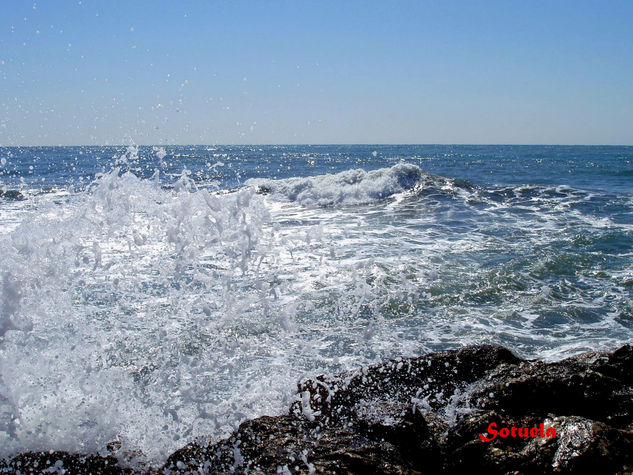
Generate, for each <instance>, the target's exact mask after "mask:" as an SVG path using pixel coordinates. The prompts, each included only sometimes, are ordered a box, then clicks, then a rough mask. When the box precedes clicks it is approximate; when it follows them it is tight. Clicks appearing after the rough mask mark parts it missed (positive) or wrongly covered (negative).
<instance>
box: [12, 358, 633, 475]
mask: <svg viewBox="0 0 633 475" xmlns="http://www.w3.org/2000/svg"><path fill="white" fill-rule="evenodd" d="M297 394H298V400H297V401H296V402H295V403H293V404H292V406H291V407H290V409H289V411H288V413H287V414H285V415H280V416H263V417H259V418H256V419H253V420H247V421H245V422H243V423H242V424H241V425H240V426H239V428H238V429H237V430H236V431H235V432H234V433H233V434H232V435H231V436H230V437H229V438H227V439H224V440H221V441H219V442H217V443H214V444H211V445H206V446H205V445H202V444H200V443H196V442H192V443H189V444H187V445H186V446H184V447H183V448H181V449H179V450H177V451H175V452H174V453H172V454H171V455H170V456H169V457H168V458H167V462H166V463H165V464H164V465H163V466H161V467H149V466H142V465H137V466H136V467H134V468H130V466H129V465H130V463H131V462H130V460H131V459H133V458H134V455H135V454H134V453H122V452H123V451H121V450H120V444H117V443H116V442H112V443H111V444H109V447H108V449H109V450H110V451H111V455H108V456H99V455H88V454H68V453H66V452H27V453H22V454H18V455H16V456H14V457H12V458H10V459H7V460H3V461H0V473H17V472H18V471H19V472H21V473H48V472H52V473H64V474H73V473H88V472H90V473H93V474H119V473H125V474H132V473H134V474H135V473H152V474H159V473H160V474H162V473H280V472H281V473H347V472H351V473H361V472H364V473H370V472H373V473H464V472H465V471H470V470H471V469H472V468H473V467H478V468H481V469H482V470H485V471H486V473H508V472H517V473H577V472H578V471H581V472H591V471H594V472H595V473H598V472H599V473H627V472H630V471H631V470H633V347H632V346H630V345H626V346H623V347H621V348H619V349H617V350H614V351H612V352H589V353H581V354H578V355H575V356H572V357H570V358H566V359H564V360H561V361H557V362H551V363H545V362H542V361H540V360H523V359H521V358H518V357H517V356H515V355H514V354H513V353H512V352H511V351H509V350H507V349H505V348H502V347H498V346H492V345H477V346H468V347H464V348H461V349H459V350H447V351H441V352H437V353H431V354H428V355H425V356H420V357H414V358H403V359H398V360H391V361H387V362H384V363H381V364H378V365H374V366H369V367H365V368H362V369H360V370H357V371H353V372H348V373H343V374H340V375H338V376H335V377H324V376H317V377H316V378H314V379H311V380H307V381H303V382H301V383H299V384H298V388H297ZM512 427H513V428H515V429H517V428H518V429H521V428H525V429H528V428H535V427H539V428H540V430H541V431H543V432H542V434H543V435H545V430H547V429H551V431H552V432H548V433H549V434H550V435H551V434H552V433H555V435H554V436H550V437H541V436H540V431H539V433H535V434H534V436H530V435H529V434H530V431H527V434H528V435H527V436H526V435H525V434H526V432H524V431H521V432H519V431H518V430H514V431H513V430H512V429H511V428H512ZM490 428H493V429H494V430H496V431H497V432H496V434H494V433H493V432H490V431H489V430H488V429H490ZM503 429H506V431H507V433H506V432H504V431H503ZM519 433H520V434H521V436H517V434H519ZM532 433H534V432H532ZM512 434H514V435H512ZM492 435H495V437H492ZM485 439H490V440H485ZM126 459H127V462H125V461H124V460H126Z"/></svg>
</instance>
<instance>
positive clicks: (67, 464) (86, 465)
mask: <svg viewBox="0 0 633 475" xmlns="http://www.w3.org/2000/svg"><path fill="white" fill-rule="evenodd" d="M0 473H11V474H16V473H21V474H40V473H60V474H61V473H63V474H65V475H73V474H88V473H89V474H92V475H121V474H131V473H133V472H132V470H131V469H129V468H123V467H121V466H119V462H118V460H117V459H116V458H115V457H113V456H106V457H102V456H99V455H80V454H69V453H68V452H61V451H56V452H55V451H50V452H25V453H22V454H20V455H18V456H16V457H13V458H12V459H10V460H5V461H2V460H0Z"/></svg>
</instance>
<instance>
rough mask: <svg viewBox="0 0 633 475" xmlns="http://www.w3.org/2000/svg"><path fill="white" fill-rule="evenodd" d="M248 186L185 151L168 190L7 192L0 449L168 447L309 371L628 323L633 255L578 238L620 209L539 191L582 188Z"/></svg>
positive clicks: (547, 346)
mask: <svg viewBox="0 0 633 475" xmlns="http://www.w3.org/2000/svg"><path fill="white" fill-rule="evenodd" d="M135 153H136V152H135V149H134V148H132V149H130V150H128V152H126V155H127V157H128V159H125V160H120V161H119V165H120V166H121V167H125V166H126V165H127V164H128V163H129V161H130V160H129V158H130V157H131V156H133V155H134V154H135ZM216 165H217V166H220V165H219V164H216ZM248 185H249V186H246V187H244V188H241V189H238V190H232V191H227V190H224V191H217V192H212V191H210V189H213V187H211V186H209V187H205V188H204V189H203V188H201V187H199V186H197V185H196V184H195V183H194V182H193V181H192V180H191V176H190V175H189V172H188V171H187V170H184V171H183V172H182V173H181V174H180V178H179V180H178V181H177V182H176V183H175V184H173V186H170V187H169V189H166V187H164V186H163V183H162V182H161V177H160V175H158V174H156V175H154V177H153V178H152V179H141V178H139V177H137V176H135V175H134V174H132V173H129V172H125V171H124V169H118V168H117V169H114V170H112V171H110V172H109V173H105V174H103V175H101V176H99V177H98V178H97V180H96V181H95V182H94V183H93V184H92V185H91V186H90V187H89V188H88V189H87V190H86V191H83V192H80V193H66V194H64V195H62V194H59V195H54V194H49V195H41V196H37V197H29V199H28V200H26V201H23V202H19V203H2V204H1V206H2V211H3V215H2V216H0V222H1V223H3V224H2V225H3V226H4V227H5V228H7V227H10V230H5V231H3V233H1V234H0V253H1V255H2V256H3V259H2V261H1V262H0V278H1V279H2V280H1V282H0V283H1V287H0V292H1V293H0V295H1V296H2V306H1V307H0V311H1V312H2V313H1V314H0V329H1V333H2V336H0V455H9V454H11V453H15V452H17V451H23V450H40V449H44V450H49V449H67V450H73V451H89V452H104V451H105V445H106V443H107V442H110V441H113V440H119V441H121V442H122V444H123V448H124V449H123V450H141V451H142V452H144V453H145V454H146V456H147V457H148V458H149V459H150V460H151V461H152V462H153V463H159V462H160V461H161V460H162V458H164V457H165V456H166V455H168V454H169V453H170V452H171V451H173V450H175V449H177V448H180V447H182V446H183V445H185V444H186V443H187V442H189V441H191V440H193V439H194V438H196V437H209V438H211V439H214V440H215V439H218V438H219V437H221V436H225V435H227V434H228V433H229V432H230V431H231V430H233V429H234V428H235V427H236V426H237V425H238V424H239V423H240V422H241V421H242V420H244V419H245V418H248V417H256V416H260V415H263V414H278V413H282V412H285V411H286V410H287V408H288V405H289V402H290V400H291V399H292V398H294V397H295V396H294V394H293V389H294V388H295V387H296V386H295V383H296V382H297V381H298V380H300V379H302V378H304V377H313V376H314V375H315V374H318V373H320V372H327V373H333V372H337V371H340V370H347V369H351V368H354V367H358V366H359V365H364V364H369V363H375V362H378V361H382V360H384V359H385V358H391V357H395V356H409V355H418V354H421V353H425V352H427V351H430V350H433V349H446V348H450V347H455V346H461V345H463V344H468V343H478V342H485V341H487V342H494V343H502V344H506V345H508V346H511V347H513V348H515V349H518V350H520V351H523V352H524V353H523V354H524V355H525V356H545V357H548V358H557V357H560V356H563V355H565V354H569V353H571V352H576V351H579V349H584V348H583V347H582V346H583V345H585V346H589V345H591V346H592V347H593V348H599V347H611V346H614V345H615V344H617V342H620V341H626V339H627V338H629V337H630V330H629V329H628V327H626V326H625V325H623V324H622V323H620V321H621V315H622V313H623V312H625V311H626V309H627V308H629V309H630V308H633V306H632V305H631V299H630V290H627V289H629V287H627V285H629V286H630V280H631V274H630V272H627V271H626V269H627V268H623V269H624V270H621V271H620V272H619V273H618V272H617V269H616V270H615V271H613V272H612V274H610V277H609V278H608V279H605V278H604V276H603V275H602V274H601V272H603V270H602V269H601V268H600V265H601V261H599V260H594V261H591V259H593V257H592V256H593V254H591V253H590V252H588V253H586V254H584V255H583V256H582V258H583V259H584V260H583V259H580V260H574V256H570V255H569V253H570V251H569V250H570V249H573V244H574V242H575V241H574V240H575V239H578V238H579V236H580V238H582V239H585V240H586V241H587V242H589V245H590V244H591V243H593V242H594V241H596V242H597V241H599V240H600V239H602V237H603V235H605V234H603V233H608V232H616V231H617V232H625V231H626V230H625V231H622V230H621V229H620V228H617V227H615V226H614V225H613V223H609V222H606V221H605V222H603V221H597V220H593V219H591V217H587V216H586V215H584V214H582V213H581V214H578V212H577V210H575V209H572V210H571V211H570V210H569V208H570V207H566V206H559V207H553V206H551V205H552V204H553V203H559V204H560V203H561V202H562V203H563V204H564V203H565V200H568V201H569V202H571V201H574V202H575V201H578V200H579V199H581V198H582V197H581V198H578V196H576V195H574V193H575V191H574V190H565V189H561V190H551V189H546V188H543V187H540V188H539V187H524V189H522V190H519V189H518V188H516V189H508V190H503V189H502V190H493V191H490V190H486V189H483V188H476V187H472V186H469V185H467V184H458V183H456V181H455V180H450V179H445V178H442V177H437V176H433V175H428V174H426V173H424V172H423V171H422V170H420V169H419V168H418V167H417V166H414V165H407V164H397V165H395V166H393V167H391V168H386V169H381V170H375V171H370V172H363V171H359V170H352V171H349V172H343V173H340V174H336V175H321V176H315V177H310V178H290V179H286V180H252V181H249V182H248ZM258 190H259V191H263V190H267V191H268V194H258V193H257V191H258ZM554 192H556V193H558V194H557V195H555V196H553V193H554ZM495 193H496V194H495ZM533 197H536V198H539V200H532V198H533ZM386 198H389V199H386ZM356 204H362V206H355V205H356ZM368 204H369V205H368ZM314 205H317V206H314ZM323 205H335V206H323ZM336 205H338V206H336ZM583 233H584V234H583ZM585 235H586V236H585ZM607 237H608V235H607ZM552 243H554V244H552ZM585 261H589V262H588V263H586V262H585ZM573 265H576V266H577V269H573V268H572V269H571V270H570V267H572V266H573ZM567 273H569V275H568V274H567ZM573 273H575V274H573ZM578 275H581V277H582V278H579V277H577V276H578ZM572 277H573V278H574V281H573V282H572ZM627 305H628V307H627ZM605 307H606V308H613V309H618V311H614V312H613V314H612V316H611V317H610V318H605V319H602V320H600V321H594V320H592V318H593V317H592V316H593V313H592V312H596V311H597V309H599V308H605ZM622 309H624V310H622ZM629 311H630V310H629ZM583 319H584V320H583Z"/></svg>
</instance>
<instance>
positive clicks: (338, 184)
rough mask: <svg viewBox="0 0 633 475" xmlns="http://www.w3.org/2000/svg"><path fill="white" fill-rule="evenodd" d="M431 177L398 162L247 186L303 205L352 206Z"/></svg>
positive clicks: (253, 181) (258, 181) (255, 181)
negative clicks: (373, 168)
mask: <svg viewBox="0 0 633 475" xmlns="http://www.w3.org/2000/svg"><path fill="white" fill-rule="evenodd" d="M433 177H434V175H431V174H429V173H426V172H424V171H422V170H421V169H420V168H419V167H417V166H416V165H411V164H407V163H399V164H397V165H394V166H393V167H391V168H381V169H378V170H372V171H365V170H361V169H354V170H347V171H344V172H341V173H336V174H327V175H317V176H311V177H305V178H303V177H293V178H286V179H282V180H271V179H261V178H253V179H250V180H247V181H246V185H248V186H251V187H254V188H255V189H256V190H257V192H258V193H262V194H267V195H270V196H271V197H272V198H273V199H276V200H281V201H289V202H296V203H299V204H301V205H304V206H311V205H312V206H314V205H316V206H332V205H354V204H365V203H369V202H372V201H379V200H383V199H385V198H388V197H390V196H393V195H396V194H399V193H403V192H407V191H410V190H414V189H416V188H418V187H421V186H423V185H424V184H425V183H426V182H431V181H433Z"/></svg>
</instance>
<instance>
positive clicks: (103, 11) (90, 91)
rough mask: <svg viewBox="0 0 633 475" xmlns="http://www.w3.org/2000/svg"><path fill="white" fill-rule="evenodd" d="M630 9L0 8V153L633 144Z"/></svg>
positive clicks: (343, 5)
mask: <svg viewBox="0 0 633 475" xmlns="http://www.w3.org/2000/svg"><path fill="white" fill-rule="evenodd" d="M632 19H633V2H631V1H630V0H625V1H618V0H609V1H603V0H596V1H584V0H569V1H567V0H547V1H540V0H533V1H512V0H498V1H497V0H485V1H478V0H469V1H451V0H445V1H422V0H420V1H388V0H384V1H375V2H373V1H369V0H367V1H340V0H337V1H328V0H319V1H289V0H288V1H263V0H261V1H260V0H258V1H255V0H253V1H237V0H231V1H213V0H206V1H202V0H200V1H193V0H190V1H169V2H168V1H162V2H158V1H155V0H154V1H144V0H128V1H116V0H112V1H105V0H80V1H78V0H71V1H65V0H48V1H46V0H41V1H39V0H38V1H27V0H2V2H1V4H0V146H10V145H93V144H94V145H106V144H128V143H136V144H166V145H169V144H278V143H283V144H293V143H306V144H315V143H335V144H336V143H371V144H380V143H419V144H430V143H434V144H435V143H437V144H460V143H466V144H621V145H631V144H633V28H632V27H631V25H632Z"/></svg>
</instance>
